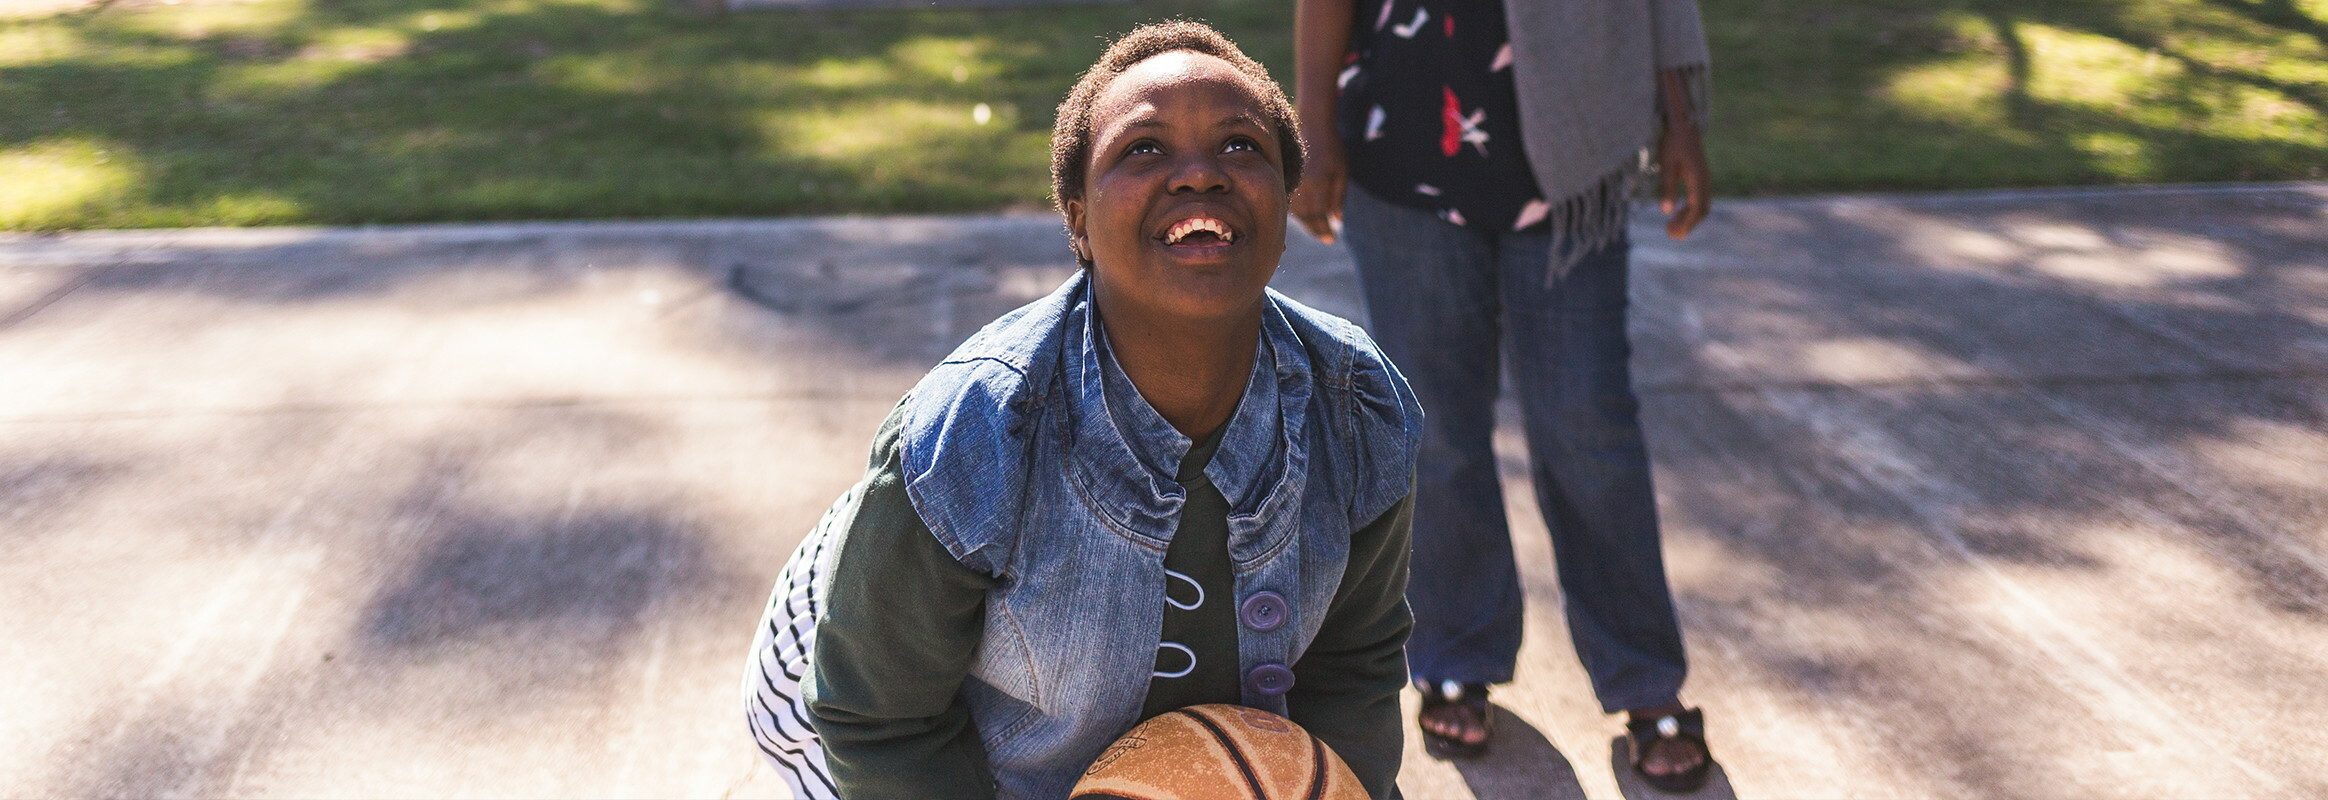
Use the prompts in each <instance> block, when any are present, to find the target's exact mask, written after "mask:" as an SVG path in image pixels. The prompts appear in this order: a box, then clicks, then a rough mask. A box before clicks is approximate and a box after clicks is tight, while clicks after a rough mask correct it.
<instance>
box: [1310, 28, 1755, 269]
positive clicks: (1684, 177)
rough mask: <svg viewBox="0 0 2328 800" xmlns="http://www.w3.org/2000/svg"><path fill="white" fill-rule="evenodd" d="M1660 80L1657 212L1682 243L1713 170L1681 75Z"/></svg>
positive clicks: (1698, 218)
mask: <svg viewBox="0 0 2328 800" xmlns="http://www.w3.org/2000/svg"><path fill="white" fill-rule="evenodd" d="M1658 78H1659V81H1660V83H1661V84H1662V86H1663V87H1664V91H1663V92H1662V93H1661V94H1662V95H1663V97H1664V101H1665V126H1664V131H1663V132H1662V133H1660V134H1659V135H1658V137H1657V162H1658V164H1659V165H1660V168H1659V170H1658V173H1657V197H1658V203H1657V208H1658V210H1660V211H1663V212H1665V215H1666V220H1665V235H1667V236H1671V237H1673V238H1675V239H1680V238H1682V237H1685V236H1688V235H1689V232H1690V230H1691V229H1694V228H1696V227H1697V225H1698V223H1699V222H1703V221H1705V218H1706V212H1708V211H1710V210H1712V209H1713V205H1714V197H1713V170H1712V169H1711V168H1710V167H1707V166H1706V142H1705V137H1704V136H1703V135H1702V134H1700V133H1699V132H1698V124H1697V120H1694V119H1691V118H1690V110H1689V101H1688V100H1687V99H1685V98H1687V97H1688V96H1689V95H1688V94H1687V90H1686V89H1684V88H1683V81H1682V78H1681V75H1680V73H1678V72H1676V71H1671V70H1669V71H1666V72H1665V73H1663V74H1661V75H1659V76H1658ZM1296 207H1297V208H1298V206H1296Z"/></svg>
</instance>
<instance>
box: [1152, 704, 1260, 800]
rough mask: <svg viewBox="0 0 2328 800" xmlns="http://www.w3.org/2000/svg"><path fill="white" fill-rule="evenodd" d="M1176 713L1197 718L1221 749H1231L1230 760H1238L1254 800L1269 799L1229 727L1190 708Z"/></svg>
mask: <svg viewBox="0 0 2328 800" xmlns="http://www.w3.org/2000/svg"><path fill="white" fill-rule="evenodd" d="M1174 713H1178V714H1187V715H1188V718H1189V719H1193V720H1196V724H1198V725H1202V726H1204V729H1205V731H1206V732H1208V733H1211V734H1212V735H1213V739H1214V740H1215V741H1218V742H1220V743H1221V749H1223V750H1227V751H1229V760H1230V761H1234V762H1237V772H1239V773H1241V774H1243V775H1244V776H1245V788H1247V789H1250V790H1252V792H1253V800H1269V793H1268V792H1265V791H1262V789H1261V776H1259V775H1256V774H1254V773H1253V765H1252V763H1251V762H1248V761H1246V760H1245V753H1244V751H1242V750H1238V749H1237V742H1236V741H1235V740H1233V739H1230V738H1229V732H1228V730H1227V729H1225V728H1222V727H1221V724H1220V723H1218V722H1214V721H1212V720H1211V719H1210V718H1208V717H1206V716H1205V715H1203V714H1199V713H1196V712H1195V711H1191V710H1189V709H1185V708H1183V709H1180V710H1179V711H1176V712H1174Z"/></svg>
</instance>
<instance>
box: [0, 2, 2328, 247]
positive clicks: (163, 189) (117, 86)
mask: <svg viewBox="0 0 2328 800" xmlns="http://www.w3.org/2000/svg"><path fill="white" fill-rule="evenodd" d="M727 1H728V2H734V3H737V4H741V5H748V6H751V7H752V8H746V9H739V10H729V9H725V8H722V7H720V6H719V5H718V3H719V2H721V0H473V1H468V2H462V1H458V0H6V2H0V108H4V109H6V113H4V114H0V228H5V229H17V230H49V229H71V228H119V227H153V226H190V225H257V224H282V223H365V222H410V221H425V220H481V219H546V218H556V219H565V218H599V217H694V216H735V215H775V214H782V215H795V214H834V213H850V212H883V213H886V212H936V211H948V212H951V211H984V210H994V209H1009V208H1035V207H1041V206H1043V205H1045V204H1046V203H1045V193H1046V191H1047V187H1048V181H1047V175H1046V172H1045V170H1046V165H1047V161H1046V160H1045V154H1046V153H1047V144H1046V142H1047V139H1048V137H1049V132H1050V123H1051V116H1052V109H1053V107H1054V106H1055V105H1056V104H1057V102H1058V99H1059V96H1060V94H1061V93H1062V92H1063V90H1064V87H1066V86H1067V85H1068V84H1069V83H1071V82H1072V81H1073V79H1074V77H1075V75H1076V74H1077V73H1079V72H1080V71H1081V70H1082V68H1083V67H1084V66H1086V65H1088V64H1089V63H1090V60H1091V58H1092V57H1093V54H1094V52H1095V51H1096V49H1097V48H1098V46H1099V45H1100V43H1101V42H1102V41H1103V40H1104V38H1105V37H1107V36H1108V35H1111V34H1114V33H1119V32H1122V31H1124V30H1127V29H1129V28H1130V27H1131V26H1133V25H1134V24H1137V23H1138V22H1141V21H1145V20H1152V19H1157V18H1160V17H1165V16H1189V17H1198V18H1202V19H1205V20H1208V21H1210V22H1212V23H1213V24H1214V25H1216V26H1218V27H1220V28H1221V29H1223V30H1224V31H1226V32H1227V33H1228V34H1229V35H1230V36H1231V37H1232V38H1234V39H1235V40H1237V41H1238V42H1239V43H1241V44H1242V45H1243V46H1244V47H1245V48H1246V49H1247V50H1248V51H1250V52H1251V53H1252V54H1253V55H1254V56H1255V57H1256V58H1258V59H1260V60H1261V61H1262V62H1263V63H1265V64H1267V65H1268V66H1269V67H1270V68H1271V69H1272V70H1273V71H1274V72H1276V73H1277V75H1278V77H1279V79H1280V81H1289V80H1290V79H1291V77H1292V73H1291V63H1290V62H1291V44H1290V35H1289V30H1288V29H1289V27H1290V22H1289V20H1290V17H1291V10H1290V3H1286V2H1281V1H1279V0H1214V1H1210V2H1200V1H1197V0H1159V1H1156V2H1137V3H1098V4H1093V3H1080V4H1066V5H1048V4H1047V5H1037V6H1031V7H1030V6H1023V5H1021V6H1014V5H1013V4H1009V3H1004V4H1000V5H995V4H992V3H973V4H969V5H971V6H972V7H947V6H954V5H955V4H954V3H949V2H943V0H941V1H940V2H931V3H909V4H896V5H904V6H905V7H903V8H881V9H874V10H848V9H846V8H836V7H837V6H848V5H852V4H858V5H861V4H864V0H727ZM802 6H815V7H814V8H808V9H805V10H804V9H803V8H801V7H802ZM1704 12H1705V19H1706V23H1707V26H1708V29H1709V35H1710V36H1711V41H1712V46H1713V50H1714V59H1715V83H1716V86H1717V87H1718V88H1717V100H1716V111H1715V113H1716V115H1717V116H1716V121H1715V123H1714V132H1713V135H1712V136H1711V138H1710V140H1709V149H1710V155H1711V159H1712V162H1713V165H1714V168H1715V170H1716V186H1717V189H1718V191H1720V192H1721V193H1723V194H1726V195H1730V196H1757V195H1768V194H1787V193H1802V192H1822V191H1849V190H1902V189H1961V188H1973V187H1998V186H2043V185H2064V184H2115V183H2157V182H2189V181H2226V180H2237V181H2259V180H2284V179H2299V178H2319V177H2323V176H2324V175H2328V172H2324V170H2328V166H2323V165H2324V164H2328V135H2323V131H2328V22H2322V20H2323V19H2328V3H2324V2H2322V0H1937V1H1927V0H1857V1H1854V2H1806V1H1805V0H1712V1H1711V2H1707V3H1705V7H1704Z"/></svg>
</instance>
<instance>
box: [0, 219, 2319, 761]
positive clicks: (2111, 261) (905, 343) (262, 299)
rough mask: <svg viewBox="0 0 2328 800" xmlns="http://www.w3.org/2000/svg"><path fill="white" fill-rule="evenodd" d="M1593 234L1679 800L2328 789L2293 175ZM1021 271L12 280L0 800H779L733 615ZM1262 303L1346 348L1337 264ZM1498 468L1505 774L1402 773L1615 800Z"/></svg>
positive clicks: (437, 236)
mask: <svg viewBox="0 0 2328 800" xmlns="http://www.w3.org/2000/svg"><path fill="white" fill-rule="evenodd" d="M1638 224H1639V227H1637V229H1636V235H1637V241H1638V242H1639V245H1638V248H1637V250H1636V271H1635V277H1634V286H1633V298H1634V302H1635V309H1636V312H1635V323H1634V334H1635V342H1636V359H1637V361H1636V370H1637V373H1638V376H1639V382H1640V384H1641V386H1642V391H1643V398H1644V413H1645V415H1646V418H1647V422H1648V426H1649V432H1650V437H1651V444H1652V448H1653V450H1654V452H1655V457H1656V463H1657V479H1658V482H1659V487H1658V488H1659V501H1660V508H1661V510H1662V512H1663V514H1664V517H1665V521H1666V525H1667V533H1666V536H1667V540H1668V543H1669V544H1668V547H1669V553H1668V558H1669V562H1670V568H1671V572H1672V575H1673V579H1674V582H1675V586H1676V589H1677V591H1678V593H1679V594H1680V600H1681V604H1682V616H1683V621H1684V624H1685V626H1686V628H1687V631H1688V634H1689V637H1690V639H1689V644H1690V650H1691V655H1692V658H1693V664H1694V670H1695V672H1694V677H1693V680H1692V683H1691V686H1690V689H1689V699H1690V700H1692V701H1693V702H1696V703H1701V704H1703V705H1705V706H1706V707H1707V708H1708V709H1709V712H1710V714H1711V719H1710V724H1711V727H1712V735H1713V737H1714V740H1715V743H1716V746H1717V749H1718V753H1719V754H1720V756H1721V757H1722V758H1723V760H1724V762H1725V764H1726V765H1727V770H1726V772H1725V773H1724V774H1723V775H1722V777H1721V779H1720V780H1718V781H1717V782H1716V784H1715V785H1714V786H1713V787H1710V788H1709V790H1708V791H1707V792H1706V795H1707V796H1714V797H1719V796H1729V795H1731V794H1733V793H1734V794H1735V795H1736V796H1743V797H1837V796H1852V797H2002V798H2015V797H2030V798H2041V797H2061V796H2078V797H2163V796H2173V797H2286V796H2321V795H2328V777H2323V776H2322V775H2320V774H2319V773H2318V772H2317V771H2316V765H2318V764H2320V763H2323V762H2328V733H2324V732H2323V731H2322V730H2321V729H2320V728H2319V726H2318V724H2317V721H2318V720H2320V719H2323V718H2328V693H2324V692H2321V691H2319V687H2321V686H2323V685H2328V491H2324V487H2328V184H2317V183H2314V184H2283V185H2268V186H2234V187H2165V188H2155V189H2119V190H2067V191H2031V192H2000V193H1986V194H1951V195H1935V196H1900V197H1876V196H1862V197H1830V198H1805V199H1789V200H1767V201H1730V202H1726V203H1723V204H1721V205H1720V207H1719V209H1718V210H1717V212H1716V214H1715V216H1714V218H1713V219H1712V220H1711V221H1710V222H1709V223H1708V224H1707V227H1706V228H1705V230H1704V231H1703V233H1702V235H1701V236H1700V237H1698V238H1695V239H1693V240H1691V241H1690V242H1688V243H1684V244H1675V243H1670V242H1667V241H1665V240H1664V239H1663V237H1662V236H1661V235H1657V234H1656V232H1655V230H1654V228H1653V227H1652V226H1650V225H1649V224H1648V220H1646V219H1643V220H1641V221H1640V222H1639V223H1638ZM1296 238H1297V239H1299V237H1298V234H1297V235H1296ZM1065 256H1066V253H1065V249H1064V247H1063V246H1062V242H1061V240H1060V238H1059V237H1058V231H1057V223H1056V221H1055V220H1054V219H1053V218H1051V217H1049V216H1046V215H1031V216H1004V217H968V218H906V219H837V220H775V221H706V222H643V223H554V224H552V223H545V224H514V225H508V224H505V225H476V226H420V227H399V228H379V229H264V230H230V231H156V232H96V233H80V234H67V235H59V236H33V235H0V609H6V611H5V613H0V709H6V711H5V713H0V741H4V742H7V743H9V746H7V747H0V787H5V791H4V792H0V793H4V794H8V795H23V796H108V797H109V796H139V797H145V796H267V797H339V796H365V797H371V796H400V797H401V796H414V797H422V796H464V797H466V796H544V795H557V796H592V797H596V796H655V797H663V796H734V797H754V796H765V795H770V794H775V793H778V792H780V791H781V787H782V785H781V783H780V782H779V781H777V780H775V778H774V777H773V776H772V775H770V774H768V772H767V771H766V770H765V769H762V768H759V767H757V766H756V763H755V760H754V757H753V755H752V750H751V748H750V746H749V745H748V743H747V741H746V739H745V735H744V733H743V725H742V721H741V719H740V716H739V714H738V711H737V700H736V685H737V682H738V676H739V674H740V670H741V666H742V657H743V650H744V648H745V647H746V646H747V644H748V643H749V634H750V629H751V625H752V623H753V620H754V618H755V617H756V615H757V613H758V611H759V606H760V603H761V602H762V600H763V599H764V596H765V593H766V591H767V587H768V584H769V581H770V580H771V579H772V577H773V575H774V572H775V570H776V569H777V567H778V566H779V565H780V564H781V563H782V561H783V559H784V556H785V554H786V553H787V552H788V551H789V550H790V548H791V546H792V545H793V543H794V542H796V541H797V539H798V537H799V536H800V534H801V533H802V532H803V530H804V529H805V528H806V526H807V525H808V524H809V523H810V522H812V521H813V520H814V519H815V517H816V515H817V514H818V513H819V512H821V511H822V509H823V508H824V505H825V503H827V502H828V501H829V500H830V499H831V498H832V497H833V496H834V495H835V494H836V493H837V492H839V491H840V490H841V489H842V488H844V487H845V486H846V485H847V484H848V483H849V482H850V481H852V480H853V479H854V477H855V473H856V472H857V470H858V469H860V468H861V466H862V458H863V456H864V447H865V443H866V438H867V436H868V435H869V434H870V433H871V431H872V429H873V427H874V425H875V423H877V422H878V421H879V419H880V418H881V416H882V415H883V414H884V413H885V412H886V411H887V409H888V408H889V406H890V404H891V403H892V402H893V401H894V400H895V398H896V397H897V395H898V394H899V393H900V392H901V391H903V390H904V389H905V388H906V387H907V386H909V385H910V384H911V383H912V381H913V380H914V378H915V377H917V376H918V375H919V374H920V373H921V372H922V371H923V370H924V369H926V368H927V366H928V365H929V364H930V363H931V362H932V360H934V359H935V358H936V357H937V356H939V355H942V354H943V353H944V352H945V351H947V350H948V349H950V348H951V347H952V346H953V344H954V343H955V342H957V341H958V340H959V339H960V338H961V337H962V336H963V335H965V334H967V333H968V332H969V331H970V330H973V329H975V327H976V326H977V325H979V324H981V323H983V322H984V321H986V320H988V319H990V318H992V317H993V316H994V315H996V314H998V313H1000V312H1001V311H1003V310H1006V309H1008V308H1010V307H1012V306H1015V305H1016V304H1018V303H1020V302H1023V301H1024V300H1026V299H1029V298H1032V297H1034V296H1036V295H1039V294H1041V293H1042V292H1044V291H1046V290H1048V289H1049V288H1050V287H1051V286H1053V285H1055V284H1056V282H1057V281H1058V280H1060V279H1061V278H1062V277H1064V276H1065V275H1066V274H1067V273H1068V272H1069V270H1071V269H1072V265H1071V263H1070V262H1069V261H1068V260H1067V259H1066V257H1065ZM1278 286H1279V288H1281V289H1283V290H1285V291H1287V292H1289V293H1291V294H1294V295H1295V296H1297V297H1300V298H1302V299H1303V300H1305V301H1308V302H1312V303H1314V304H1316V305H1319V306H1321V307H1324V308H1326V309H1328V310H1333V311H1336V312H1339V313H1344V314H1349V315H1353V316H1355V315H1356V314H1357V312H1358V305H1357V302H1356V295H1355V286H1354V281H1353V280H1352V278H1351V275H1350V272H1349V264H1348V262H1347V260H1346V257H1345V256H1344V255H1343V254H1342V252H1341V251H1339V250H1337V249H1329V248H1323V247H1318V246H1316V245H1315V244H1313V243H1310V242H1308V241H1307V240H1306V239H1301V240H1299V241H1296V242H1295V243H1294V246H1293V248H1292V250H1291V252H1289V254H1288V257H1287V263H1286V265H1285V267H1284V269H1283V271H1282V272H1281V277H1280V279H1279V281H1278ZM1508 410H1509V409H1507V411H1508ZM1509 421H1510V420H1509V415H1508V414H1507V423H1508V422H1509ZM1516 434H1517V432H1516V430H1515V429H1513V428H1512V426H1511V425H1509V424H1507V425H1506V426H1505V428H1504V434H1503V435H1502V436H1501V437H1500V440H1499V447H1501V448H1503V449H1502V452H1503V453H1504V454H1505V456H1506V458H1505V473H1506V479H1507V481H1509V482H1510V483H1511V485H1510V486H1509V487H1508V489H1509V491H1507V493H1506V496H1507V497H1508V498H1509V500H1508V502H1509V503H1510V509H1509V510H1510V512H1511V514H1512V517H1513V519H1514V521H1515V525H1516V528H1517V529H1516V530H1515V532H1514V538H1515V545H1516V547H1517V548H1518V552H1519V553H1520V555H1521V558H1522V559H1523V563H1524V565H1525V566H1524V575H1525V577H1526V580H1527V583H1528V588H1529V590H1530V592H1531V597H1530V608H1531V613H1532V617H1531V619H1530V627H1529V640H1528V643H1527V646H1526V651H1525V653H1524V655H1523V668H1522V676H1521V680H1520V681H1519V682H1518V683H1517V684H1515V685H1514V686H1512V687H1509V688H1506V689H1502V690H1499V691H1498V692H1497V694H1496V699H1497V701H1498V702H1499V704H1500V705H1501V706H1502V707H1503V710H1504V714H1505V717H1504V719H1503V720H1502V724H1503V728H1502V732H1503V736H1504V738H1503V739H1502V740H1501V741H1500V742H1499V745H1498V749H1497V750H1496V752H1495V754H1494V755H1493V756H1492V757H1491V758H1489V759H1488V760H1486V761H1484V762H1482V763H1479V764H1472V765H1465V766H1462V767H1460V768H1457V767H1453V766H1450V765H1447V764H1444V763H1440V762H1434V761H1430V760H1428V759H1426V758H1424V757H1423V756H1422V755H1421V754H1420V750H1419V747H1415V748H1413V750H1414V752H1412V753H1411V754H1410V756H1409V766H1408V769H1407V770H1406V773H1405V775H1404V776H1403V777H1402V784H1403V785H1404V786H1405V787H1406V788H1407V793H1408V795H1409V796H1411V797H1419V798H1441V797H1447V798H1457V797H1468V796H1478V797H1498V798H1501V797H1552V798H1562V797H1593V798H1616V797H1619V796H1624V797H1630V798H1640V797H1646V796H1648V793H1647V790H1645V789H1644V788H1642V787H1639V786H1636V785H1632V784H1630V783H1628V782H1625V781H1622V780H1620V779H1619V777H1618V775H1619V772H1620V770H1619V769H1618V765H1617V764H1615V763H1614V761H1613V755H1612V744H1613V741H1612V737H1613V736H1614V734H1615V733H1616V730H1617V726H1616V723H1615V722H1614V721H1613V720H1611V719H1608V718H1604V717H1602V716H1600V715H1599V714H1598V713H1597V708H1596V707H1595V705H1594V704H1593V702H1592V700H1591V698H1590V697H1589V695H1588V693H1587V692H1586V689H1585V686H1586V684H1585V681H1584V678H1583V676H1582V673H1581V670H1579V669H1578V668H1577V666H1576V665H1575V661H1574V658H1573V656H1572V655H1571V654H1570V653H1569V651H1568V647H1567V640H1566V636H1565V634H1564V629H1563V627H1562V624H1561V618H1560V609H1559V603H1558V602H1557V594H1556V592H1555V588H1554V585H1553V576H1552V572H1551V569H1550V554H1549V552H1548V547H1547V544H1546V540H1545V537H1544V534H1543V528H1542V524H1541V522H1540V521H1538V519H1537V517H1536V514H1535V509H1534V507H1533V504H1532V500H1531V498H1530V496H1529V494H1528V493H1527V492H1526V491H1525V488H1524V483H1523V481H1524V477H1525V474H1526V462H1525V459H1524V455H1523V453H1522V452H1521V449H1520V448H1519V446H1518V445H1519V441H1518V438H1517V435H1516ZM1410 699H1411V698H1410Z"/></svg>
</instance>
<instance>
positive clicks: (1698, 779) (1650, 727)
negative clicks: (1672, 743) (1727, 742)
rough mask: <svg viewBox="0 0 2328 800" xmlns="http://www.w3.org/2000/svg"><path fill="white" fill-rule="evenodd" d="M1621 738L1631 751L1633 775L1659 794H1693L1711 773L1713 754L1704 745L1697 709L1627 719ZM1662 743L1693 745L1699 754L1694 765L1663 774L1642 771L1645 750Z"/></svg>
mask: <svg viewBox="0 0 2328 800" xmlns="http://www.w3.org/2000/svg"><path fill="white" fill-rule="evenodd" d="M1625 739H1626V741H1627V743H1628V744H1629V745H1630V746H1631V748H1632V751H1633V752H1632V764H1633V774H1634V775H1637V776H1640V778H1641V780H1642V782H1644V783H1647V784H1649V786H1650V787H1651V788H1654V789H1656V790H1658V791H1660V792H1665V793H1668V794H1689V793H1691V792H1695V791H1697V790H1698V789H1699V788H1701V787H1703V786H1705V785H1706V777H1707V776H1708V775H1711V774H1712V773H1713V769H1714V751H1713V749H1712V748H1710V747H1707V746H1706V717H1705V712H1704V711H1702V710H1700V709H1695V708H1690V709H1683V710H1682V711H1680V712H1679V713H1674V714H1665V715H1661V716H1655V717H1644V718H1641V719H1634V720H1629V721H1627V722H1626V723H1625ZM1665 740H1678V741H1682V742H1687V743H1689V744H1691V745H1693V746H1695V747H1696V748H1697V750H1698V753H1699V760H1698V763H1697V764H1696V765H1695V766H1692V767H1690V768H1689V769H1685V770H1682V771H1680V772H1675V773H1669V774H1665V775H1658V774H1655V773H1651V772H1650V771H1648V770H1646V769H1642V764H1643V762H1645V761H1647V760H1648V757H1649V748H1650V747H1651V746H1652V745H1655V744H1656V743H1658V742H1661V741H1665Z"/></svg>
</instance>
